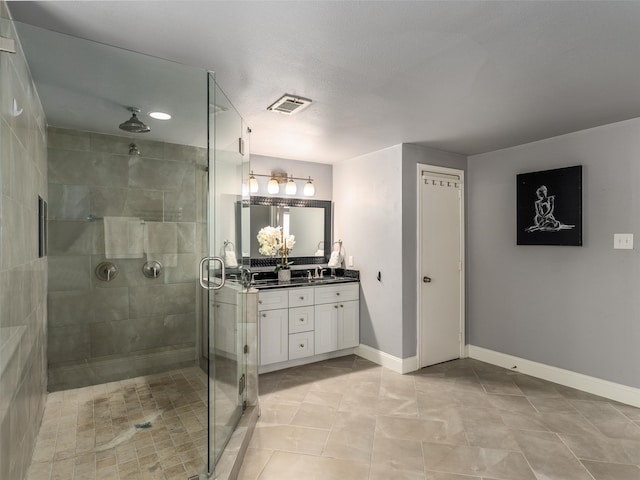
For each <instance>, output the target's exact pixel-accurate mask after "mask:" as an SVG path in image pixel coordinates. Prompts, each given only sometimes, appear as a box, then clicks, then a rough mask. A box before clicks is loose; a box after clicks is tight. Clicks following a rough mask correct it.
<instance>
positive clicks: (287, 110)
mask: <svg viewBox="0 0 640 480" xmlns="http://www.w3.org/2000/svg"><path fill="white" fill-rule="evenodd" d="M311 102H312V100H310V99H308V98H303V97H298V96H296V95H289V94H288V93H286V94H284V95H283V96H282V97H280V98H279V99H278V100H276V101H275V102H274V103H272V104H271V105H269V106H268V107H267V110H270V111H272V112H278V113H282V114H283V115H293V114H294V113H298V112H299V111H301V110H304V109H305V108H307V107H308V106H309V105H311Z"/></svg>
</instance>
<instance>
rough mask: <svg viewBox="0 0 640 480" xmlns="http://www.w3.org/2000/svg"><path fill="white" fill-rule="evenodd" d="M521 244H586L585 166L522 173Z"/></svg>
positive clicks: (519, 194) (519, 199) (519, 179)
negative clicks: (583, 209)
mask: <svg viewBox="0 0 640 480" xmlns="http://www.w3.org/2000/svg"><path fill="white" fill-rule="evenodd" d="M516 182H517V188H516V191H517V194H516V197H517V200H516V201H517V228H518V232H517V243H518V245H573V246H581V245H582V165H576V166H573V167H565V168H556V169H554V170H544V171H540V172H531V173H521V174H519V175H517V176H516Z"/></svg>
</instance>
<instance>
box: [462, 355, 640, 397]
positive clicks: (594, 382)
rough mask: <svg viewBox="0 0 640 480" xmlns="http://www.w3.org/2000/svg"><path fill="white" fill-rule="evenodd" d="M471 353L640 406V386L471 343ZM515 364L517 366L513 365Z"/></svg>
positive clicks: (487, 361) (496, 363) (530, 373)
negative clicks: (611, 380) (605, 378)
mask: <svg viewBox="0 0 640 480" xmlns="http://www.w3.org/2000/svg"><path fill="white" fill-rule="evenodd" d="M468 349H469V350H468V351H469V357H471V358H475V359H476V360H480V361H482V362H486V363H490V364H492V365H497V366H499V367H503V368H508V369H510V370H515V371H518V372H520V373H524V374H527V375H531V376H532V377H537V378H541V379H543V380H548V381H550V382H554V383H559V384H560V385H564V386H566V387H571V388H576V389H578V390H582V391H584V392H588V393H592V394H594V395H599V396H601V397H605V398H608V399H610V400H615V401H617V402H621V403H625V404H627V405H633V406H634V407H639V408H640V389H638V388H634V387H629V386H627V385H622V384H620V383H614V382H610V381H608V380H602V379H600V378H596V377H590V376H588V375H583V374H582V373H576V372H572V371H570V370H564V369H562V368H557V367H552V366H550V365H545V364H543V363H538V362H533V361H531V360H526V359H524V358H519V357H514V356H512V355H508V354H506V353H500V352H495V351H493V350H488V349H486V348H482V347H476V346H474V345H468ZM514 367H515V368H514Z"/></svg>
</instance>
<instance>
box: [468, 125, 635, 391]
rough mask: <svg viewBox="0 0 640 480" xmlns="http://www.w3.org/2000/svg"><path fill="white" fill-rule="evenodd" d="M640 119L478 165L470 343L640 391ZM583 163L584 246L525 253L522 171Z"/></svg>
mask: <svg viewBox="0 0 640 480" xmlns="http://www.w3.org/2000/svg"><path fill="white" fill-rule="evenodd" d="M639 158H640V119H635V120H629V121H626V122H621V123H617V124H612V125H608V126H605V127H600V128H594V129H590V130H585V131H582V132H578V133H573V134H569V135H564V136H561V137H556V138H551V139H548V140H544V141H540V142H536V143H531V144H527V145H522V146H519V147H516V148H510V149H506V150H501V151H497V152H492V153H488V154H483V155H477V156H473V157H470V158H469V167H468V172H469V174H468V180H469V181H468V184H469V188H468V205H469V211H468V218H469V222H468V224H469V231H468V238H469V242H468V252H469V269H468V272H469V278H468V283H469V287H468V311H469V337H468V338H469V343H471V344H473V345H477V346H480V347H485V348H488V349H491V350H495V351H498V352H503V353H507V354H511V355H515V356H518V357H522V358H526V359H529V360H533V361H536V362H541V363H544V364H548V365H553V366H556V367H560V368H564V369H568V370H571V371H574V372H579V373H583V374H586V375H591V376H594V377H598V378H602V379H606V380H610V381H613V382H619V383H622V384H625V385H629V386H632V387H640V349H639V348H638V345H639V342H640V322H639V321H638V319H639V318H640V315H639V314H640V295H638V286H639V285H640V256H639V250H638V244H637V243H636V247H635V249H634V250H614V249H613V234H614V233H635V234H636V242H638V241H640V237H638V236H637V234H638V233H640V189H639V188H638V185H640V162H639V161H638V159H639ZM578 164H581V165H583V240H584V245H583V246H582V247H559V246H516V243H515V242H516V240H515V234H516V226H515V225H516V224H515V221H516V211H515V195H516V190H515V188H516V181H515V180H516V174H518V173H523V172H531V171H537V170H545V169H551V168H557V167H564V166H570V165H578Z"/></svg>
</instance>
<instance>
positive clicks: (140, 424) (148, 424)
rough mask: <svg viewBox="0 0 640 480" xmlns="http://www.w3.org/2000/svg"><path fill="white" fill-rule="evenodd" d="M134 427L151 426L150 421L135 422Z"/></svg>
mask: <svg viewBox="0 0 640 480" xmlns="http://www.w3.org/2000/svg"><path fill="white" fill-rule="evenodd" d="M135 427H136V428H151V422H144V423H136V425H135Z"/></svg>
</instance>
